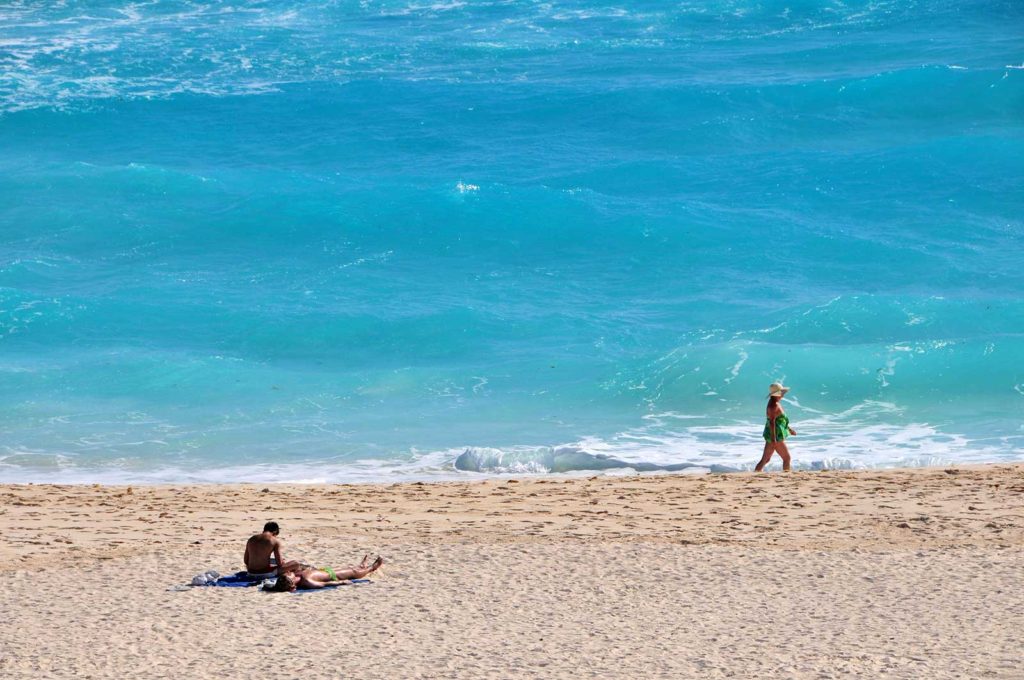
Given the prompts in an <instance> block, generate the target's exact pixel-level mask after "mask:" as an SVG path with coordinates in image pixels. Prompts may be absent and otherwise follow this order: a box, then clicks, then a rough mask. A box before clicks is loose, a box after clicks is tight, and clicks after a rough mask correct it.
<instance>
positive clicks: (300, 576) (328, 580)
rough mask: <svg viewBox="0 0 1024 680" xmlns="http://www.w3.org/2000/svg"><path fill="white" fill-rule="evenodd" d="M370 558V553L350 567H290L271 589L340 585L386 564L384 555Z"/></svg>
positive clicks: (280, 590) (288, 590)
mask: <svg viewBox="0 0 1024 680" xmlns="http://www.w3.org/2000/svg"><path fill="white" fill-rule="evenodd" d="M368 559H370V556H369V555H366V556H365V557H363V561H362V562H360V563H359V564H358V565H356V566H354V567H349V568H348V569H332V568H330V567H324V568H322V569H316V568H314V567H302V566H299V567H295V568H289V569H287V570H285V571H283V572H281V575H280V576H278V577H277V583H275V584H274V587H273V588H271V589H270V590H272V591H274V592H281V593H283V592H292V591H294V590H297V589H302V590H307V589H313V588H323V587H324V586H340V585H342V584H344V583H348V582H349V581H350V580H351V579H354V578H363V577H364V576H366V575H367V574H372V573H373V572H375V571H377V570H378V569H380V566H381V565H382V564H384V558H383V557H379V556H378V557H377V559H375V560H374V561H373V563H372V564H367V563H366V561H367V560H368Z"/></svg>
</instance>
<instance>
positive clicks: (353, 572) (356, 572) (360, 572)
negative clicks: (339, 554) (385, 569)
mask: <svg viewBox="0 0 1024 680" xmlns="http://www.w3.org/2000/svg"><path fill="white" fill-rule="evenodd" d="M367 557H369V555H367V556H366V557H364V558H363V561H362V562H360V563H359V564H358V565H357V566H355V567H349V568H348V569H341V570H338V569H335V570H334V575H335V576H336V577H337V580H339V581H347V580H349V579H353V578H363V577H364V576H366V575H367V574H372V573H373V572H375V571H377V570H378V569H380V565H382V564H384V558H383V557H379V556H378V557H377V559H375V560H374V561H373V564H369V565H368V564H366V559H367Z"/></svg>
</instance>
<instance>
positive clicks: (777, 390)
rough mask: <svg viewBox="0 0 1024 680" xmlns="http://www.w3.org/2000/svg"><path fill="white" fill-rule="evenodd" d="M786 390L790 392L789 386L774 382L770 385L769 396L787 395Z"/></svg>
mask: <svg viewBox="0 0 1024 680" xmlns="http://www.w3.org/2000/svg"><path fill="white" fill-rule="evenodd" d="M786 392H789V388H788V387H783V386H782V383H772V384H771V385H769V386H768V396H769V397H782V396H785V395H786Z"/></svg>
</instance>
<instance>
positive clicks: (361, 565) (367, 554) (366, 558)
mask: <svg viewBox="0 0 1024 680" xmlns="http://www.w3.org/2000/svg"><path fill="white" fill-rule="evenodd" d="M368 559H370V553H366V554H365V555H363V561H362V562H360V563H359V568H360V569H365V568H366V560H368Z"/></svg>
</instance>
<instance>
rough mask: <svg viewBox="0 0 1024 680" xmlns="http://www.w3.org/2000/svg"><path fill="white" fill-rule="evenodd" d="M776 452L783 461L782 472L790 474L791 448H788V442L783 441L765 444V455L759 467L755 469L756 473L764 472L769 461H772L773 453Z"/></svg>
mask: <svg viewBox="0 0 1024 680" xmlns="http://www.w3.org/2000/svg"><path fill="white" fill-rule="evenodd" d="M776 451H777V452H778V453H779V458H781V459H782V471H783V472H789V465H790V460H791V459H790V455H789V447H788V446H786V442H784V441H781V440H780V441H777V442H765V443H764V453H763V454H762V455H761V460H760V461H759V462H758V463H757V467H755V468H754V472H760V471H761V470H764V466H765V465H767V464H768V461H770V460H771V459H772V453H774V452H776Z"/></svg>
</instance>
